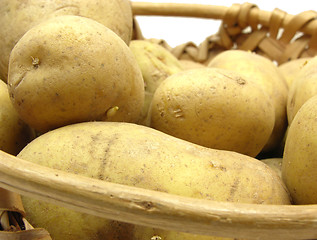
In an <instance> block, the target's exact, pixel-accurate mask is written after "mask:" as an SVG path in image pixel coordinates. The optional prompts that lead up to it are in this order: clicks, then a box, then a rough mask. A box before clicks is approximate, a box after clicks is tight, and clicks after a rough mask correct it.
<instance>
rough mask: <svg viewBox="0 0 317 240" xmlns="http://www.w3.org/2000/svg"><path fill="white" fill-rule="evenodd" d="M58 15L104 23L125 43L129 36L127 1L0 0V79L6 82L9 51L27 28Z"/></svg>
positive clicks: (128, 4) (130, 25)
mask: <svg viewBox="0 0 317 240" xmlns="http://www.w3.org/2000/svg"><path fill="white" fill-rule="evenodd" d="M60 15H78V16H83V17H88V18H91V19H94V20H96V21H97V22H100V23H101V24H103V25H105V26H107V27H108V28H110V29H111V30H112V31H114V32H115V33H116V34H118V35H119V36H120V37H121V38H122V39H123V40H124V41H125V42H126V43H127V44H128V43H129V42H130V40H131V37H132V31H133V28H132V10H131V5H130V1H128V0H105V1H99V0H50V1H46V0H28V1H24V0H1V1H0V22H1V29H0V39H1V41H0V52H1V54H0V78H2V79H3V80H4V81H6V82H7V74H8V63H9V56H10V52H11V50H12V49H13V47H14V45H15V44H16V43H17V42H18V40H19V39H20V38H21V37H22V36H23V34H24V33H26V32H27V30H29V29H30V28H31V27H33V26H35V25H37V24H39V23H40V22H43V21H45V20H47V19H49V18H52V17H56V16H60Z"/></svg>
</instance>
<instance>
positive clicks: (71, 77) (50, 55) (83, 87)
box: [0, 0, 317, 240]
mask: <svg viewBox="0 0 317 240" xmlns="http://www.w3.org/2000/svg"><path fill="white" fill-rule="evenodd" d="M0 11H2V12H1V14H0V19H1V22H2V23H3V24H2V25H3V28H2V29H1V30H0V38H1V41H0V49H1V51H2V54H0V76H1V79H2V81H1V84H0V97H1V99H2V101H0V104H1V107H0V116H1V119H2V121H1V126H0V147H1V149H2V150H3V151H6V152H8V153H10V154H13V155H17V156H18V157H20V158H22V159H25V160H28V161H32V162H35V163H37V164H40V165H44V166H48V167H51V168H54V169H60V170H64V171H67V172H70V173H75V174H80V175H83V176H88V177H91V178H96V179H100V180H104V181H110V182H114V183H120V184H126V185H131V186H135V187H140V188H146V189H152V190H156V191H162V192H167V193H170V194H177V195H182V196H187V197H193V198H203V199H209V200H215V201H230V202H241V203H254V204H276V205H279V204H280V205H282V204H284V205H286V204H316V203H317V177H316V176H317V162H316V160H315V159H316V157H315V156H316V154H317V151H316V150H315V149H317V148H316V144H317V134H316V131H317V109H316V108H317V107H316V106H317V104H316V103H317V96H315V95H316V93H317V87H316V86H317V85H316V84H315V82H316V80H317V71H316V69H317V57H314V58H307V59H300V60H293V61H290V62H287V63H285V64H283V65H281V66H279V67H277V66H276V65H275V64H274V63H273V62H272V61H270V60H268V59H266V58H265V57H263V56H260V55H257V54H255V53H251V52H245V51H240V50H227V51H224V52H222V53H219V54H218V55H217V56H216V57H215V58H214V59H212V60H211V61H210V62H209V63H208V64H201V63H194V62H190V61H184V60H179V59H177V58H175V56H173V55H172V54H171V53H170V52H169V51H168V50H166V49H165V48H163V47H162V46H160V45H158V44H157V43H154V42H153V41H150V40H132V31H133V26H132V11H131V6H130V3H129V1H128V0H107V1H98V0H93V1H88V0H73V1H61V0H54V1H48V2H46V1H40V0H31V1H26V2H25V1H19V0H14V1H12V0H11V1H9V0H4V1H1V3H0ZM9 33H10V34H9ZM264 158H266V159H264ZM22 199H23V204H24V207H25V210H26V212H27V219H28V220H29V221H30V223H31V224H32V225H34V226H35V227H42V228H45V229H47V230H48V231H49V232H50V234H51V235H52V238H53V239H55V240H62V239H64V240H73V239H76V240H80V239H91V240H99V239H103V240H105V239H109V240H110V239H111V240H115V239H118V240H121V239H134V240H150V239H152V238H153V237H154V236H157V237H158V238H160V239H164V240H178V239H182V240H184V239H197V240H198V239H199V240H207V239H208V240H209V239H224V238H218V237H212V236H199V235H193V234H188V233H181V232H173V231H168V230H161V229H153V228H149V227H144V226H137V225H132V224H128V223H122V222H116V221H112V220H107V219H101V218H98V217H95V216H92V215H87V214H82V213H79V212H75V211H73V210H69V209H66V208H63V207H60V206H56V205H54V204H51V203H46V202H42V201H39V200H36V199H32V198H29V197H25V196H22Z"/></svg>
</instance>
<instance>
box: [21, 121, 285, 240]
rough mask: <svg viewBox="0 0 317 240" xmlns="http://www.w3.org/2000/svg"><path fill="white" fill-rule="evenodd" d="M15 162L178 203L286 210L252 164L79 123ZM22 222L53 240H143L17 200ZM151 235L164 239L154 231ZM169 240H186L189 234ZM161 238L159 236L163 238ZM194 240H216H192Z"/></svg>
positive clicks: (120, 226)
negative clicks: (175, 198) (173, 197)
mask: <svg viewBox="0 0 317 240" xmlns="http://www.w3.org/2000/svg"><path fill="white" fill-rule="evenodd" d="M18 157H20V158H22V159H25V160H28V161H31V162H34V163H37V164H40V165H44V166H47V167H51V168H54V169H60V170H64V171H67V172H71V173H75V174H79V175H83V176H87V177H91V178H96V179H101V180H105V181H109V182H113V183H119V184H126V185H130V186H135V187H140V188H145V189H151V190H157V191H161V192H167V193H171V194H177V195H182V196H188V197H194V198H200V199H210V200H216V201H230V202H241V203H255V204H290V201H289V196H288V193H287V191H286V189H285V186H284V185H283V183H282V181H281V180H280V178H279V177H278V176H277V175H276V174H275V173H274V172H273V171H272V170H271V169H270V168H269V167H268V166H266V165H265V164H264V163H261V162H260V161H259V160H257V159H254V158H251V157H248V156H245V155H242V154H238V153H235V152H229V151H220V150H213V149H209V148H204V147H202V146H199V145H195V144H192V143H190V142H187V141H184V140H181V139H178V138H175V137H172V136H169V135H167V134H164V133H162V132H160V131H156V130H154V129H151V128H149V127H146V126H142V125H137V124H132V123H119V122H85V123H78V124H73V125H68V126H65V127H61V128H59V129H55V130H52V131H50V132H47V133H45V134H43V135H41V136H39V137H38V138H36V139H35V140H33V141H32V142H31V143H30V144H28V145H27V146H26V147H25V148H24V149H23V150H22V151H21V152H20V154H19V155H18ZM22 199H23V204H24V207H25V210H26V212H27V216H28V218H27V219H28V220H29V221H30V223H31V224H32V225H33V226H35V227H43V228H45V229H47V230H48V232H49V233H50V234H51V235H52V238H53V239H54V240H60V239H62V240H64V239H67V240H73V239H76V240H81V239H85V240H86V239H94V240H95V239H98V240H99V239H103V240H108V239H109V240H115V239H120V240H123V239H124V240H125V239H131V240H134V239H135V240H149V238H147V237H146V238H141V237H140V238H137V237H136V236H138V235H142V234H145V233H146V232H151V231H152V230H151V228H146V227H141V226H138V227H136V226H133V225H131V224H124V223H118V222H115V221H110V220H106V219H101V218H98V217H95V216H90V215H87V214H82V213H78V212H74V211H72V210H68V209H65V208H62V207H58V206H55V205H53V204H48V203H46V202H42V201H38V200H34V199H32V198H29V197H24V196H22ZM154 232H155V234H156V235H160V234H161V233H162V234H163V233H164V232H166V231H162V232H161V231H160V230H155V231H154ZM177 235H179V236H178V237H177V238H176V237H175V238H173V234H172V233H171V236H170V237H167V236H166V238H162V239H164V240H184V239H188V240H189V239H193V237H194V236H193V235H191V234H177ZM164 236H165V235H164ZM196 239H209V240H211V239H217V238H213V237H209V238H207V237H206V236H204V237H199V236H196Z"/></svg>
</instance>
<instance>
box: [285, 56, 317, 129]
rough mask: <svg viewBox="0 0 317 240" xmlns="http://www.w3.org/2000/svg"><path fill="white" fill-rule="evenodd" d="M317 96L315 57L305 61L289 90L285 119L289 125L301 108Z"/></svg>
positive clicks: (316, 61) (316, 60)
mask: <svg viewBox="0 0 317 240" xmlns="http://www.w3.org/2000/svg"><path fill="white" fill-rule="evenodd" d="M316 94H317V56H316V57H313V58H311V59H310V60H308V61H307V64H305V66H303V67H302V69H301V70H300V71H299V72H298V74H297V76H296V79H294V82H293V84H292V86H291V88H290V90H289V94H288V99H287V118H288V122H289V123H291V122H292V121H293V119H294V117H295V115H296V113H297V112H298V110H299V109H300V108H301V106H302V105H303V104H304V103H305V102H306V101H307V100H308V99H310V98H311V97H313V96H315V95H316Z"/></svg>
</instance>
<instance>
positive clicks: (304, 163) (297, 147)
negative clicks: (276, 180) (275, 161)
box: [282, 96, 317, 204]
mask: <svg viewBox="0 0 317 240" xmlns="http://www.w3.org/2000/svg"><path fill="white" fill-rule="evenodd" d="M316 119H317V96H314V97H312V98H310V99H309V100H307V101H306V102H305V103H304V104H303V105H302V107H301V108H300V109H299V111H298V112H297V114H296V115H295V117H294V119H293V121H292V123H291V124H290V126H289V130H288V134H287V137H286V142H285V149H284V156H283V161H282V177H283V179H284V182H285V184H286V185H287V187H288V189H289V191H290V193H291V196H292V199H293V200H294V203H295V204H317V184H316V183H317V161H316V159H317V135H316V132H317V121H316Z"/></svg>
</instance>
